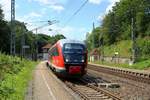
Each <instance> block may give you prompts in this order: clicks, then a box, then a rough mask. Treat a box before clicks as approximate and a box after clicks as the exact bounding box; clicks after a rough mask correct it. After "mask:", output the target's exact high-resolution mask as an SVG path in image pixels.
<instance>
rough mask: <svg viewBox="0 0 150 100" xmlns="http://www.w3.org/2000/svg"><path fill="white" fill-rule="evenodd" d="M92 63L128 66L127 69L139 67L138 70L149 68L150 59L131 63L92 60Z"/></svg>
mask: <svg viewBox="0 0 150 100" xmlns="http://www.w3.org/2000/svg"><path fill="white" fill-rule="evenodd" d="M92 63H96V64H102V65H108V66H112V67H120V68H129V69H139V70H144V69H148V68H150V59H148V60H145V61H140V62H137V63H135V64H133V65H129V64H118V63H109V62H101V61H96V62H92Z"/></svg>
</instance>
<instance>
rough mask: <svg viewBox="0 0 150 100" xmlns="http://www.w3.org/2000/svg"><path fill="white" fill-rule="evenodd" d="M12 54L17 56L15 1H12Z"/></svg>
mask: <svg viewBox="0 0 150 100" xmlns="http://www.w3.org/2000/svg"><path fill="white" fill-rule="evenodd" d="M10 38H11V39H10V54H11V55H13V56H15V54H16V50H15V38H16V34H15V0H11V37H10Z"/></svg>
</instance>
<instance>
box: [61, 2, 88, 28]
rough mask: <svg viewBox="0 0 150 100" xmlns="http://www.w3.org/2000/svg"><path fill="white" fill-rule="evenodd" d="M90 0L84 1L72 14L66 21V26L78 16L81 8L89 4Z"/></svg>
mask: <svg viewBox="0 0 150 100" xmlns="http://www.w3.org/2000/svg"><path fill="white" fill-rule="evenodd" d="M88 1H89V0H86V1H85V2H83V4H82V5H81V6H80V7H79V8H78V9H77V10H76V11H75V12H74V13H73V14H72V16H71V17H70V18H69V19H68V20H67V21H66V23H65V24H64V26H66V25H67V24H68V23H69V22H70V21H71V20H72V19H73V17H74V16H76V15H77V14H78V13H79V12H80V11H81V10H82V8H83V7H84V6H85V5H86V4H87V2H88Z"/></svg>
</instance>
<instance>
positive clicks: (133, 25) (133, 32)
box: [130, 7, 136, 63]
mask: <svg viewBox="0 0 150 100" xmlns="http://www.w3.org/2000/svg"><path fill="white" fill-rule="evenodd" d="M130 14H131V40H132V57H131V61H132V62H133V63H135V62H136V39H135V18H134V14H135V12H134V8H132V7H131V8H130Z"/></svg>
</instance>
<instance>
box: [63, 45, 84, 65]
mask: <svg viewBox="0 0 150 100" xmlns="http://www.w3.org/2000/svg"><path fill="white" fill-rule="evenodd" d="M84 52H85V46H84V45H82V44H75V43H66V44H65V45H64V48H63V53H64V60H65V62H66V63H83V62H85V54H84Z"/></svg>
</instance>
